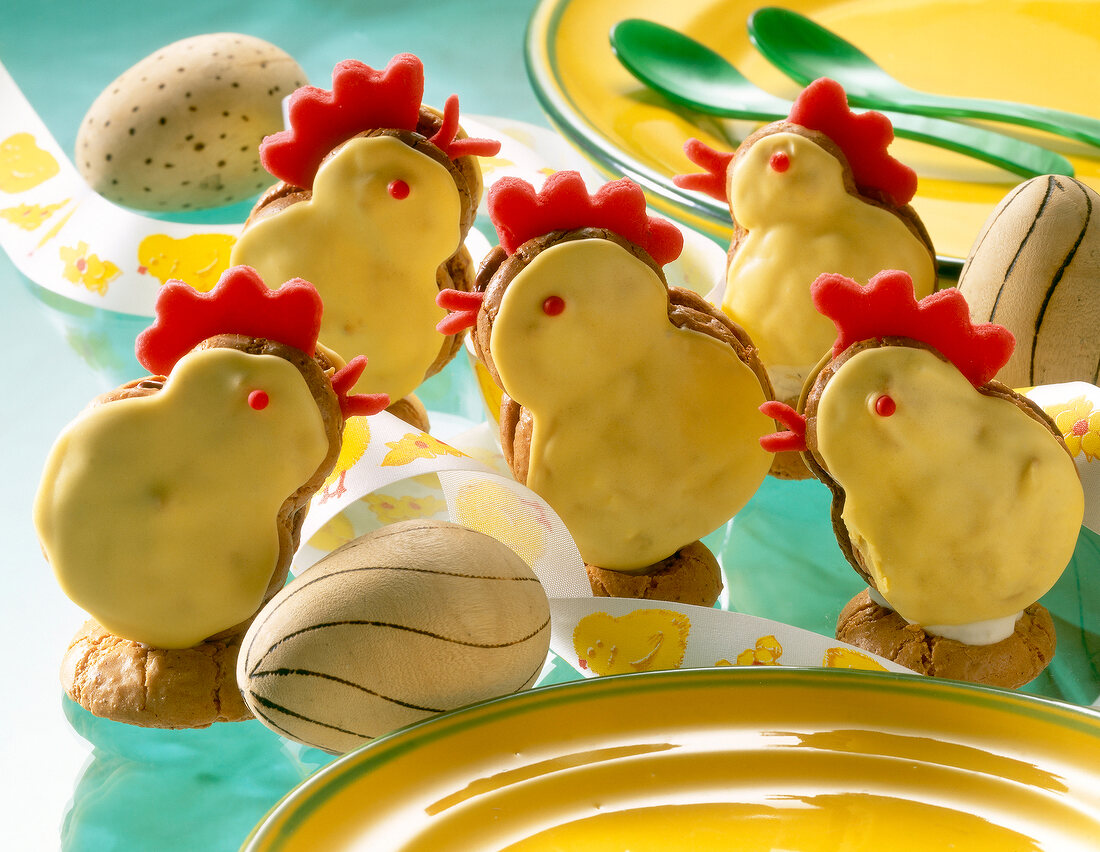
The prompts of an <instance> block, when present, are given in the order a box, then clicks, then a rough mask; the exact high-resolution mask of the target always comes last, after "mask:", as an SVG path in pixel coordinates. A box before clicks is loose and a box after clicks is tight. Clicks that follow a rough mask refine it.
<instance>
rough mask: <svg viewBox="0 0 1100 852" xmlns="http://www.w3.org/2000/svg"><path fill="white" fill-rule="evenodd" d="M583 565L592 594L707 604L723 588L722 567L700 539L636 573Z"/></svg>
mask: <svg viewBox="0 0 1100 852" xmlns="http://www.w3.org/2000/svg"><path fill="white" fill-rule="evenodd" d="M584 567H585V569H586V570H587V572H588V582H589V583H590V584H591V586H592V594H594V595H595V596H596V597H598V598H640V599H643V600H654V601H669V602H672V603H684V604H694V605H696V606H707V607H709V606H714V602H715V601H717V600H718V595H719V594H721V592H722V569H721V567H720V566H719V565H718V560H717V559H716V558H715V556H714V554H713V553H711V552H710V550H708V549H707V547H706V545H704V544H703V543H702V542H700V541H693V542H692V543H691V544H689V545H687V546H685V547H682V548H680V549H679V550H678V551H676V553H674V554H672V556H669V557H668V558H667V559H663V560H661V561H660V562H658V563H656V564H655V565H651V566H650V567H649V568H648V569H646V570H645V571H643V572H639V573H636V574H628V573H626V572H624V571H612V570H611V569H609V568H599V567H597V566H595V565H585V566H584Z"/></svg>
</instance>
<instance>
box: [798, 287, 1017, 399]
mask: <svg viewBox="0 0 1100 852" xmlns="http://www.w3.org/2000/svg"><path fill="white" fill-rule="evenodd" d="M810 294H811V296H812V297H813V300H814V306H815V307H816V308H817V309H818V311H819V312H820V313H822V314H823V315H824V316H827V317H828V318H829V319H831V320H832V321H833V324H834V325H836V329H837V339H836V343H834V344H833V357H836V356H837V355H839V354H840V353H841V352H843V351H844V350H845V349H847V348H848V347H849V346H851V345H852V344H853V343H858V342H859V341H861V340H873V339H875V338H878V337H908V338H910V339H912V340H919V341H920V342H922V343H927V344H928V345H929V346H931V347H932V348H933V349H935V350H937V351H938V352H940V354H942V355H943V356H944V357H945V358H947V359H948V360H949V361H950V362H951V363H952V364H954V365H955V366H956V367H957V368H958V369H959V371H960V372H961V373H962V374H963V375H964V376H966V378H967V380H968V381H969V382H970V383H971V384H972V385H974V386H975V387H980V386H981V385H984V384H985V383H986V382H988V381H989V380H990V379H992V378H993V377H994V376H995V375H997V371H998V370H1000V369H1001V367H1003V366H1004V365H1005V364H1006V363H1008V359H1009V358H1010V357H1011V356H1012V350H1013V348H1014V347H1015V345H1016V339H1015V338H1014V337H1013V336H1012V332H1010V331H1009V330H1008V329H1007V328H1005V327H1004V326H1000V325H997V324H996V323H991V322H986V323H979V324H977V325H975V324H974V323H972V322H971V321H970V308H969V306H968V305H967V304H966V299H965V297H964V296H963V294H962V293H961V292H959V291H958V290H957V289H955V288H951V289H948V290H940V291H938V292H936V293H932V294H931V295H930V296H925V297H924V298H923V299H921V300H920V301H919V302H918V301H917V297H916V294H915V293H914V292H913V279H912V278H910V277H909V274H908V273H906V272H902V271H900V270H896V269H888V270H884V271H882V272H880V273H878V274H877V275H875V276H874V277H873V278H872V279H871V280H870V281H869V282H868V283H867V286H866V287H864V286H861V285H860V284H858V283H857V282H855V281H853V280H852V279H851V278H846V277H845V276H843V275H838V274H836V273H826V274H824V275H819V276H818V277H817V280H816V281H814V283H813V284H812V285H810Z"/></svg>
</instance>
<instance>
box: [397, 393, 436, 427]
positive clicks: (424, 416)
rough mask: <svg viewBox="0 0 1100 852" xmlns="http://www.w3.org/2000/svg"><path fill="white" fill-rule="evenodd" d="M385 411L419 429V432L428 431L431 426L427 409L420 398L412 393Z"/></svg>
mask: <svg viewBox="0 0 1100 852" xmlns="http://www.w3.org/2000/svg"><path fill="white" fill-rule="evenodd" d="M386 411H388V412H389V413H390V414H392V415H393V416H394V417H396V418H397V419H398V420H404V421H405V422H406V423H408V424H409V425H410V426H412V427H413V428H414V429H419V430H420V431H421V432H427V431H429V427H430V425H431V424H430V423H429V421H428V409H427V408H425V407H424V403H422V402H421V401H420V397H418V396H417V395H416V394H414V393H410V394H409V395H408V396H404V397H402V398H401V399H399V400H397V402H395V403H393V405H391V406H390V407H389V408H387V409H386Z"/></svg>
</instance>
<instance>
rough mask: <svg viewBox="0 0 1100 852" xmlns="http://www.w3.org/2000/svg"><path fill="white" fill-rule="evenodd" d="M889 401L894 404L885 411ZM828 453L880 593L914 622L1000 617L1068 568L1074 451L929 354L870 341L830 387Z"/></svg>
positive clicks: (820, 420)
mask: <svg viewBox="0 0 1100 852" xmlns="http://www.w3.org/2000/svg"><path fill="white" fill-rule="evenodd" d="M880 394H887V395H889V396H890V397H891V398H892V399H893V400H894V402H895V403H896V405H897V409H896V411H895V412H894V413H893V414H892V415H890V416H888V417H884V416H881V415H879V414H876V413H875V409H874V404H875V400H876V399H877V397H878V396H879V395H880ZM817 440H818V451H819V454H820V457H821V459H822V461H823V462H824V464H825V467H826V468H827V469H828V471H829V473H830V475H831V476H832V477H833V478H834V479H835V480H836V481H837V482H838V483H839V484H840V486H841V487H842V488H843V489H844V493H845V502H844V510H843V519H844V523H845V525H846V526H847V528H848V532H849V535H850V536H851V539H852V543H853V544H854V545H855V546H856V548H857V549H858V550H859V551H860V552H861V553H862V554H863V557H864V561H865V564H866V567H867V570H868V572H869V573H870V574H871V576H872V577H873V578H874V581H875V584H876V585H877V587H878V590H879V592H880V593H881V594H882V595H883V597H884V598H886V599H887V600H888V601H889V602H890V604H891V605H892V606H893V607H894V609H896V610H897V611H898V612H899V613H900V614H901V615H902V616H903V617H904V618H905V619H906V620H907V621H910V622H913V623H916V624H942V625H956V624H965V623H968V622H974V621H984V620H987V619H993V618H1001V617H1004V616H1008V615H1011V614H1013V613H1015V612H1018V611H1019V610H1022V609H1024V608H1025V607H1027V606H1029V605H1030V604H1032V603H1034V602H1035V601H1036V600H1038V599H1039V597H1040V596H1042V595H1043V594H1044V593H1045V592H1046V591H1047V590H1048V589H1050V587H1051V586H1053V585H1054V583H1055V581H1056V580H1057V579H1058V577H1059V576H1060V575H1061V573H1062V571H1063V570H1064V569H1065V567H1066V565H1067V564H1068V563H1069V560H1070V558H1071V556H1072V555H1073V550H1074V547H1075V545H1076V542H1077V535H1078V532H1079V530H1080V526H1081V520H1082V516H1083V512H1084V496H1083V492H1082V489H1081V482H1080V479H1079V478H1078V475H1077V470H1076V468H1075V466H1074V464H1073V459H1072V458H1070V456H1069V454H1068V453H1067V452H1066V451H1065V450H1064V449H1063V448H1062V446H1061V445H1060V444H1059V443H1058V442H1057V440H1056V439H1055V438H1054V436H1053V435H1052V434H1051V433H1050V432H1049V431H1048V430H1047V429H1046V428H1045V427H1044V426H1043V424H1041V423H1039V422H1038V421H1036V420H1034V419H1032V418H1031V417H1028V416H1027V415H1025V414H1024V413H1023V412H1022V411H1020V410H1019V409H1018V408H1017V407H1016V406H1015V405H1014V404H1013V403H1011V402H1009V401H1008V400H1005V399H1000V398H997V397H990V396H985V395H983V394H981V393H979V392H978V391H977V389H975V388H974V387H973V386H972V385H971V384H970V383H969V382H968V381H967V380H966V379H965V378H964V377H963V375H962V374H961V373H960V372H959V371H958V370H957V369H956V368H955V367H954V366H953V365H951V364H948V363H946V362H944V361H942V360H940V359H939V358H938V357H937V356H936V355H935V354H933V353H932V352H929V351H928V350H925V349H915V348H911V347H899V346H891V347H882V348H876V349H867V350H864V351H862V352H859V353H857V354H856V355H854V356H853V357H852V358H850V359H849V360H848V361H846V362H845V363H844V364H843V365H842V366H841V367H840V369H839V370H838V371H837V373H836V374H835V375H834V376H833V377H832V378H831V379H830V380H829V382H828V383H827V384H826V385H825V388H824V390H823V391H822V394H821V398H820V401H819V403H818V408H817Z"/></svg>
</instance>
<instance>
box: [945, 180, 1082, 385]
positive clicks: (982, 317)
mask: <svg viewBox="0 0 1100 852" xmlns="http://www.w3.org/2000/svg"><path fill="white" fill-rule="evenodd" d="M959 290H960V291H961V292H962V294H963V295H964V296H965V297H966V301H967V304H969V306H970V315H971V319H972V320H974V321H975V322H995V323H998V324H999V325H1003V326H1004V327H1005V328H1007V329H1008V330H1009V331H1011V332H1012V333H1013V335H1015V337H1016V349H1015V351H1014V352H1013V353H1012V357H1011V358H1010V359H1009V361H1008V363H1007V364H1005V366H1004V367H1003V368H1002V369H1001V371H1000V372H999V373H998V374H997V380H998V381H1001V382H1004V383H1005V384H1006V385H1008V386H1009V387H1014V388H1026V387H1032V386H1033V385H1040V384H1056V383H1058V382H1071V381H1084V382H1091V383H1093V384H1096V383H1097V382H1100V334H1098V333H1097V329H1100V195H1098V194H1097V193H1096V192H1095V191H1094V190H1093V189H1091V188H1090V187H1088V186H1086V185H1085V184H1084V183H1081V182H1080V181H1078V180H1075V179H1074V178H1069V177H1063V176H1061V175H1044V176H1042V177H1036V178H1032V179H1031V180H1028V181H1025V182H1024V183H1022V184H1020V185H1019V186H1017V187H1016V188H1015V189H1013V190H1012V192H1010V193H1009V194H1008V195H1007V196H1006V197H1005V198H1004V200H1002V201H1001V203H1000V204H999V205H998V206H997V208H996V209H995V210H994V211H993V213H992V214H991V215H990V217H989V219H988V221H987V222H986V224H985V227H984V228H983V229H982V232H981V234H980V235H979V236H978V239H977V240H976V241H975V243H974V247H973V249H971V252H970V256H969V257H968V258H967V260H966V264H965V265H964V266H963V269H962V272H961V273H960V274H959Z"/></svg>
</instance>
